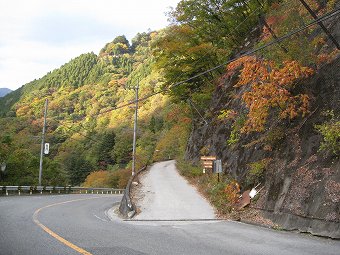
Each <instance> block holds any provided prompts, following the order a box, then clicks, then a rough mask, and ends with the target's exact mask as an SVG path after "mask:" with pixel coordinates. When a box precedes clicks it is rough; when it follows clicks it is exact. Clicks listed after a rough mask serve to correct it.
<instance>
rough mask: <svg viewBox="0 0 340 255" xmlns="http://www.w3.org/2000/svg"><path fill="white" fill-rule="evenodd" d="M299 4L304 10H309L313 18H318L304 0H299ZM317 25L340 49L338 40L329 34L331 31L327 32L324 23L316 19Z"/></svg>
mask: <svg viewBox="0 0 340 255" xmlns="http://www.w3.org/2000/svg"><path fill="white" fill-rule="evenodd" d="M300 2H301V4H302V5H303V6H304V7H305V8H306V10H307V11H308V12H309V14H310V15H311V16H312V17H313V18H314V19H315V20H317V19H318V16H317V15H316V14H315V12H314V11H313V10H312V8H310V6H309V5H308V4H307V3H306V2H305V1H304V0H300ZM318 24H319V26H320V27H321V28H322V30H323V31H324V32H325V33H326V35H327V36H328V38H329V39H330V40H331V41H332V42H333V43H334V45H335V46H336V48H337V49H338V50H340V45H339V43H338V41H337V40H336V39H335V38H334V37H333V35H332V34H331V32H329V30H328V29H327V28H326V27H325V25H324V24H323V23H322V22H321V21H318Z"/></svg>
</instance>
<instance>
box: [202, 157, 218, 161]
mask: <svg viewBox="0 0 340 255" xmlns="http://www.w3.org/2000/svg"><path fill="white" fill-rule="evenodd" d="M201 160H204V161H214V160H216V157H215V156H202V157H201Z"/></svg>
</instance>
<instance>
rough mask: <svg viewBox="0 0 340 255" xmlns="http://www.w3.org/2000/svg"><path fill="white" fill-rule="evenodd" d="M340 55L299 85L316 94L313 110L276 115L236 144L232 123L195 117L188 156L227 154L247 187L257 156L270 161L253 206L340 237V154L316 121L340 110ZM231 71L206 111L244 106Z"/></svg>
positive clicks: (287, 224)
mask: <svg viewBox="0 0 340 255" xmlns="http://www.w3.org/2000/svg"><path fill="white" fill-rule="evenodd" d="M339 70H340V58H339V57H338V58H337V59H335V60H334V61H333V62H332V63H329V64H327V65H325V66H323V67H322V68H321V69H320V70H319V72H318V73H317V74H316V75H314V76H313V77H312V78H310V79H309V80H307V81H304V83H303V84H300V85H299V86H298V88H297V89H298V90H299V91H303V92H304V93H307V94H308V95H309V96H310V98H312V100H311V108H310V109H311V110H310V112H311V113H310V114H309V116H306V117H305V118H300V119H295V120H293V121H290V122H288V121H282V120H281V121H280V120H276V119H274V118H270V121H269V124H268V126H267V128H266V131H265V132H263V133H262V134H250V135H242V136H241V138H240V140H239V141H238V142H237V143H236V144H233V145H232V146H230V145H228V144H227V140H228V138H229V136H230V134H231V130H232V126H231V123H228V122H224V121H221V120H219V119H218V118H217V117H211V118H210V119H209V120H210V121H209V124H205V123H204V122H203V121H201V120H200V119H197V120H196V121H195V122H194V123H193V129H192V133H191V137H190V140H189V143H188V147H187V153H186V157H187V159H189V160H193V161H198V160H199V156H200V153H202V149H203V150H205V151H208V153H209V154H210V155H216V156H217V157H218V158H220V159H222V162H223V170H224V172H225V173H228V174H230V175H232V176H233V177H234V178H236V179H237V180H238V181H239V182H240V183H241V184H244V185H243V188H247V187H246V185H247V184H246V183H247V182H246V180H247V174H248V173H249V170H250V167H249V166H250V165H249V164H251V163H253V162H264V161H263V160H266V161H265V162H268V164H266V167H265V171H264V175H263V177H262V179H260V180H259V181H260V182H261V184H262V186H264V189H263V190H262V192H261V193H260V198H259V199H258V201H257V202H256V203H253V204H252V206H254V207H257V208H261V209H262V210H261V211H263V212H264V214H265V215H266V216H267V217H269V218H271V219H272V220H273V221H274V222H276V223H279V224H280V225H281V226H282V227H283V228H286V229H299V230H300V231H303V232H311V233H314V234H317V235H323V236H330V237H333V238H340V223H339V222H340V160H339V157H337V156H335V155H334V154H331V153H327V152H324V151H320V150H319V148H320V143H321V142H322V139H323V138H322V136H321V135H320V133H319V132H317V131H316V129H315V125H317V124H321V123H323V122H325V121H327V120H329V116H328V117H327V116H325V112H327V111H328V112H329V111H333V112H334V113H335V114H336V115H337V116H339V113H340V72H339ZM236 79H237V77H236V76H235V77H231V78H230V79H229V80H228V81H225V82H224V84H223V85H222V86H220V87H218V88H217V89H216V91H215V93H214V96H213V100H212V103H211V105H210V109H209V110H210V113H207V114H206V116H208V115H210V116H217V115H218V114H219V112H220V111H221V110H222V109H225V108H226V105H227V106H228V108H230V109H237V110H238V112H241V111H242V108H243V107H244V106H243V105H242V104H241V102H240V100H239V99H238V97H237V95H239V94H240V91H239V90H240V88H238V89H235V88H234V87H233V85H234V84H235V82H236Z"/></svg>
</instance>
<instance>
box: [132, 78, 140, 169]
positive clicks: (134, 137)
mask: <svg viewBox="0 0 340 255" xmlns="http://www.w3.org/2000/svg"><path fill="white" fill-rule="evenodd" d="M138 90H139V84H138V83H137V86H136V87H135V91H136V105H135V122H134V125H133V148H132V175H135V168H136V137H137V120H138Z"/></svg>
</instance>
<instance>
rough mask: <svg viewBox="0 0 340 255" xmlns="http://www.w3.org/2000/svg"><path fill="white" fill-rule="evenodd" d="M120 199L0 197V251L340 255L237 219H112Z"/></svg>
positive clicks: (310, 240)
mask: <svg viewBox="0 0 340 255" xmlns="http://www.w3.org/2000/svg"><path fill="white" fill-rule="evenodd" d="M119 200H120V196H116V195H59V196H21V197H18V196H16V197H0V254H1V255H10V254H18V255H20V254H24V255H30V254H44V255H49V254H53V255H56V254H64V255H68V254H81V253H79V252H77V251H76V250H75V249H77V248H78V250H79V249H80V251H81V252H82V254H195V255H196V254H204V255H206V254H278V255H279V254H294V255H296V254H302V255H303V254H306V255H307V254H308V255H311V254H317V255H320V254H337V255H339V254H340V241H334V240H329V239H323V238H317V237H312V236H308V235H301V234H296V233H291V232H282V231H274V230H270V229H265V228H261V227H257V226H252V225H246V224H241V223H236V222H228V221H222V222H219V221H216V222H215V221H214V222H136V221H130V222H126V221H122V220H119V219H113V221H111V220H110V219H109V217H108V216H107V214H106V211H107V210H108V209H109V208H111V207H112V205H113V204H114V203H115V202H117V201H119ZM65 202H66V203H65ZM46 206H47V207H46ZM39 208H42V209H40V210H39ZM37 210H38V211H37ZM35 212H36V213H35ZM34 213H35V216H33V215H34ZM34 218H35V220H36V221H37V222H34ZM38 223H39V224H40V226H39V225H38ZM42 227H45V230H46V231H49V232H50V233H47V232H46V231H45V230H44V229H43V228H42ZM53 235H54V236H53ZM72 245H73V246H72ZM70 246H71V247H72V248H71V247H70Z"/></svg>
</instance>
